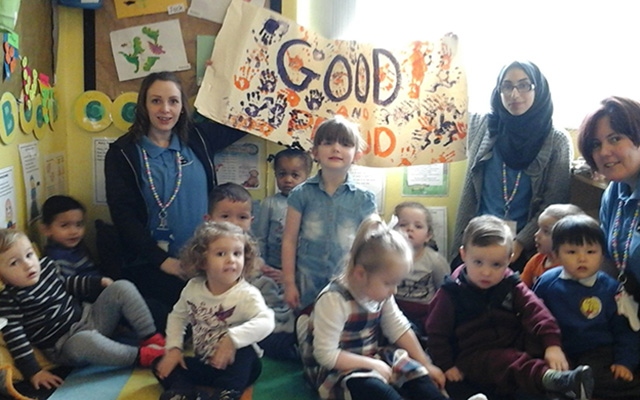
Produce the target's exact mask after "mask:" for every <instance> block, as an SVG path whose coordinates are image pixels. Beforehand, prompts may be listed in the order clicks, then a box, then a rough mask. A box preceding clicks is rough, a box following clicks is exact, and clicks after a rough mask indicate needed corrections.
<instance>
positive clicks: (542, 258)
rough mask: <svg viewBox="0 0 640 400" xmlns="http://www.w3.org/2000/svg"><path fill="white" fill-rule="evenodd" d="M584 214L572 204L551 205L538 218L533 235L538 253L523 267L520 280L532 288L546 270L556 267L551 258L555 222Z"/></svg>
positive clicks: (554, 261)
mask: <svg viewBox="0 0 640 400" xmlns="http://www.w3.org/2000/svg"><path fill="white" fill-rule="evenodd" d="M578 214H584V211H582V209H581V208H580V207H578V206H576V205H573V204H551V205H549V206H547V208H545V209H544V211H542V213H541V214H540V216H539V217H538V230H537V231H536V233H535V234H534V235H533V239H534V241H535V243H536V249H537V250H538V252H537V253H536V254H534V255H533V257H531V259H530V260H529V261H527V263H526V264H525V266H524V269H523V270H522V274H520V279H522V282H524V283H525V285H527V286H528V287H530V288H532V287H533V285H534V284H535V283H536V280H537V279H538V278H539V277H540V275H542V274H543V273H544V272H545V271H547V270H548V269H551V268H553V267H557V266H558V263H557V262H556V260H554V258H553V249H552V247H553V244H552V242H551V230H552V229H553V226H554V225H555V223H556V222H558V221H559V220H561V219H562V218H564V217H566V216H568V215H578Z"/></svg>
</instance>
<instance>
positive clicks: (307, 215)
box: [282, 115, 376, 309]
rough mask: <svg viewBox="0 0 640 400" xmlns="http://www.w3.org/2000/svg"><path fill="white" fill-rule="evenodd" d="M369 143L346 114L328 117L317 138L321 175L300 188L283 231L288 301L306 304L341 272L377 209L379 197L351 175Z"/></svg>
mask: <svg viewBox="0 0 640 400" xmlns="http://www.w3.org/2000/svg"><path fill="white" fill-rule="evenodd" d="M364 148H365V142H364V140H363V139H362V138H361V137H360V133H359V131H358V127H357V126H356V125H355V124H353V123H352V122H349V121H348V120H347V119H345V118H344V117H342V116H339V115H338V116H335V117H334V118H332V119H328V120H326V121H324V122H322V123H321V124H320V125H319V126H318V129H317V130H316V132H315V136H314V138H313V148H312V154H313V157H314V158H315V160H316V161H317V162H318V163H319V164H320V168H321V169H320V171H319V172H318V174H317V175H315V176H313V177H311V178H309V179H307V180H306V181H305V182H304V183H302V184H300V185H299V186H297V187H295V188H294V189H293V190H292V191H291V193H290V194H289V199H288V200H287V204H288V209H287V217H286V222H285V227H284V234H283V236H282V277H283V282H284V287H285V300H286V301H287V304H288V305H289V306H290V307H291V308H293V309H296V308H299V307H301V308H304V307H306V306H308V305H310V304H311V303H313V301H314V300H315V298H316V296H317V295H318V293H320V291H321V290H322V288H324V287H325V286H326V285H327V283H329V280H330V279H331V278H332V277H333V276H334V275H336V274H337V273H338V272H339V270H340V265H342V259H343V257H344V256H345V255H346V254H347V252H348V251H349V247H350V246H351V243H352V242H353V237H354V236H355V234H356V231H357V230H358V226H359V225H360V223H361V222H362V221H363V220H364V219H365V218H366V217H367V216H369V215H371V214H373V213H375V212H376V203H375V196H374V194H373V193H372V192H370V191H368V190H365V189H361V188H359V187H358V186H356V185H355V183H354V182H353V181H352V180H351V179H350V178H349V174H348V173H349V168H351V165H352V164H353V163H354V162H356V161H358V160H359V159H360V157H361V156H362V151H363V150H364Z"/></svg>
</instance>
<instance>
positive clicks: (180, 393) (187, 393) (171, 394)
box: [159, 389, 205, 400]
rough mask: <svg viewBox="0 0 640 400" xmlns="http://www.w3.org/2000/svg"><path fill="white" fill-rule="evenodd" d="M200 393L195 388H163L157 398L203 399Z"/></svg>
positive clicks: (171, 399) (163, 399)
mask: <svg viewBox="0 0 640 400" xmlns="http://www.w3.org/2000/svg"><path fill="white" fill-rule="evenodd" d="M204 399H205V397H203V396H202V395H201V394H200V393H198V392H196V391H195V390H172V389H169V390H165V391H164V392H163V393H162V394H161V395H160V399H159V400H204Z"/></svg>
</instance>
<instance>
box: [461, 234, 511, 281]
mask: <svg viewBox="0 0 640 400" xmlns="http://www.w3.org/2000/svg"><path fill="white" fill-rule="evenodd" d="M460 256H461V257H462V261H464V263H465V265H466V267H467V277H468V278H469V281H470V282H471V283H472V284H473V285H474V286H476V287H478V288H480V289H489V288H490V287H493V286H495V285H497V284H498V283H500V281H502V279H503V278H504V272H505V270H506V269H507V267H508V266H509V261H510V260H511V251H510V250H509V248H508V247H507V246H506V245H500V244H493V245H490V246H484V247H480V246H474V245H472V244H468V245H466V246H462V247H460Z"/></svg>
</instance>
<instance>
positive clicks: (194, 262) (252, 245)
mask: <svg viewBox="0 0 640 400" xmlns="http://www.w3.org/2000/svg"><path fill="white" fill-rule="evenodd" d="M221 237H232V238H236V239H238V240H240V241H241V242H243V243H244V269H243V271H242V275H243V276H244V277H245V278H248V277H250V276H252V274H253V273H254V272H255V271H256V269H257V265H258V258H259V251H258V246H257V244H256V242H255V240H253V239H252V238H251V236H250V235H249V234H248V233H245V232H244V231H243V230H242V229H241V228H240V227H238V226H236V225H234V224H232V223H230V222H213V221H207V222H203V223H202V224H200V226H198V228H197V229H196V231H195V233H194V234H193V237H191V239H189V241H188V242H187V243H186V244H185V245H184V247H183V248H182V251H181V252H180V262H181V263H182V267H183V268H184V270H185V272H186V273H187V275H188V276H189V277H194V276H197V275H201V276H203V275H204V274H205V267H206V263H207V250H208V248H209V245H210V244H211V243H213V242H215V241H216V240H218V239H219V238H221Z"/></svg>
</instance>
